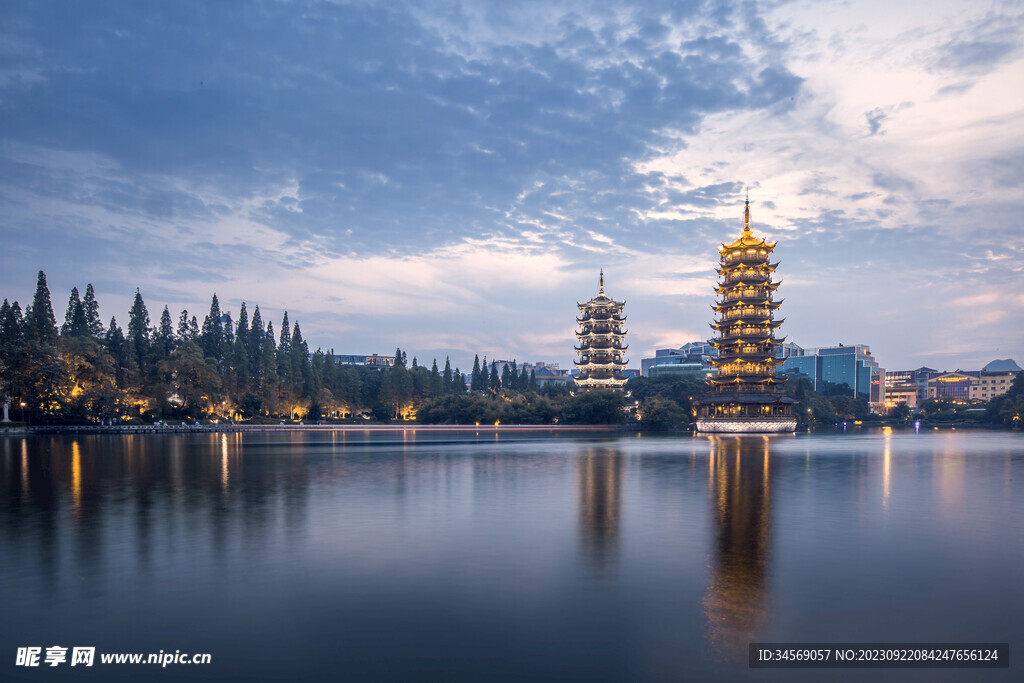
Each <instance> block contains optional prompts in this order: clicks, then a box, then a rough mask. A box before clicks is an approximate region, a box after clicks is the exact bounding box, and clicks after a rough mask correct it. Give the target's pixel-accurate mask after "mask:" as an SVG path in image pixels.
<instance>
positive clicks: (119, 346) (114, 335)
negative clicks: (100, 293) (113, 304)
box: [104, 316, 131, 388]
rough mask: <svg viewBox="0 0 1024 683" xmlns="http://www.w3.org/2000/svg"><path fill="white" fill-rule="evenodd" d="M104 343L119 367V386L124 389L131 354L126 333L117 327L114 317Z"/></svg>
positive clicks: (117, 375) (117, 378)
mask: <svg viewBox="0 0 1024 683" xmlns="http://www.w3.org/2000/svg"><path fill="white" fill-rule="evenodd" d="M104 343H105V344H106V346H107V353H109V354H110V355H111V356H112V357H113V358H114V361H115V364H116V367H117V369H116V371H115V380H116V382H117V386H119V387H121V388H124V385H125V371H126V370H127V368H128V366H129V364H130V362H131V352H130V350H129V348H128V343H127V342H126V341H125V338H124V333H123V332H121V328H120V327H118V326H117V318H116V317H114V316H111V318H110V325H108V326H107V334H106V336H105V337H104Z"/></svg>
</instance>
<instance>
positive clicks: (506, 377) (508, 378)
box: [501, 363, 514, 391]
mask: <svg viewBox="0 0 1024 683" xmlns="http://www.w3.org/2000/svg"><path fill="white" fill-rule="evenodd" d="M513 376H514V375H513V374H512V368H510V367H509V365H508V363H505V367H503V368H502V369H501V388H502V389H504V390H506V391H512V377H513Z"/></svg>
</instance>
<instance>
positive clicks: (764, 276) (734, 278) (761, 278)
mask: <svg viewBox="0 0 1024 683" xmlns="http://www.w3.org/2000/svg"><path fill="white" fill-rule="evenodd" d="M770 279H771V274H770V273H759V272H757V271H756V270H744V271H740V272H738V273H730V274H729V275H727V276H725V277H724V278H722V284H723V285H731V284H732V283H734V282H752V283H762V282H769V280H770Z"/></svg>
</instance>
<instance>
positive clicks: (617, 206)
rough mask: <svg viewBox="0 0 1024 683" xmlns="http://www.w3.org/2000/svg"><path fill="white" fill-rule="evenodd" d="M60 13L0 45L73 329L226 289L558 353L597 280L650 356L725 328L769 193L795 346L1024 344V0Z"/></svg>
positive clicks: (17, 276) (16, 130) (10, 173)
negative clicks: (80, 301)
mask: <svg viewBox="0 0 1024 683" xmlns="http://www.w3.org/2000/svg"><path fill="white" fill-rule="evenodd" d="M56 7H57V5H47V4H42V3H39V4H36V3H33V4H32V5H31V6H20V5H15V6H11V7H8V8H7V9H6V10H5V15H6V16H8V17H10V18H11V20H10V21H9V22H7V26H6V28H4V29H0V35H2V37H0V45H2V49H3V50H4V52H5V56H6V59H5V66H4V67H2V68H0V92H2V93H3V105H2V106H0V122H2V130H3V131H4V133H3V135H2V140H3V143H2V145H0V207H2V208H3V215H4V216H5V218H6V220H5V221H4V223H3V225H2V226H0V239H3V241H4V244H5V250H4V255H3V266H4V267H3V274H2V275H0V285H2V286H3V293H2V296H5V297H8V298H11V299H12V300H13V299H18V300H19V301H20V302H21V303H22V305H23V306H24V305H25V304H27V303H28V302H29V301H30V300H31V295H32V291H33V290H34V286H35V272H36V271H37V270H40V269H41V270H44V271H46V274H47V278H48V281H49V286H50V291H51V295H52V298H53V302H54V308H55V312H56V313H57V316H58V318H59V319H62V316H63V311H64V306H65V303H66V299H67V295H68V293H69V292H70V290H71V287H72V286H78V287H79V289H80V290H81V291H84V287H85V284H86V283H87V282H92V283H93V284H94V285H95V287H96V290H97V298H98V299H99V303H100V307H101V314H102V317H103V320H104V323H106V322H107V321H109V319H110V317H111V315H116V316H117V317H118V320H119V323H120V324H121V325H122V326H123V325H124V324H125V322H126V315H127V311H128V309H129V307H130V305H131V298H132V296H133V295H134V291H135V288H136V287H139V288H140V289H141V292H142V295H143V297H144V299H145V300H146V303H147V306H148V308H149V312H150V316H151V318H152V319H153V320H157V319H158V318H159V314H160V311H161V310H162V309H163V306H164V305H165V304H167V305H168V306H169V307H170V312H171V315H172V319H174V320H177V316H178V314H179V313H180V311H181V309H182V308H187V309H188V310H189V312H190V315H196V316H197V318H199V320H200V321H201V320H202V317H203V316H204V315H205V314H206V312H207V310H208V308H209V301H210V296H211V295H212V294H213V293H214V292H216V294H217V295H218V298H219V299H220V302H221V307H222V310H230V311H231V312H232V314H233V318H234V317H237V310H238V307H239V304H240V303H241V301H242V300H243V299H244V300H245V301H246V303H247V306H248V307H249V309H250V311H251V310H252V308H253V307H254V306H255V305H259V307H260V309H261V311H263V313H264V319H265V320H273V321H274V322H275V329H276V328H277V327H278V324H277V323H278V321H279V320H280V318H281V315H282V313H283V311H284V310H285V309H287V310H288V312H289V317H290V318H291V319H292V320H293V321H295V320H297V321H298V322H299V323H300V324H301V325H302V329H303V334H304V336H305V337H306V339H307V340H309V342H310V343H311V344H312V346H313V348H316V347H317V346H319V347H321V348H323V349H325V350H326V349H329V348H333V349H335V351H336V352H337V353H374V352H376V353H382V354H389V353H391V352H393V349H394V347H395V346H401V347H402V348H403V350H405V351H406V352H407V353H408V354H409V356H410V359H411V358H412V356H418V357H419V359H420V361H421V363H424V364H429V362H430V360H431V359H432V358H434V357H436V358H437V359H438V360H439V362H442V363H443V359H444V357H445V356H446V355H450V356H451V357H452V363H453V365H460V367H461V368H462V369H463V370H464V371H468V367H469V365H471V363H472V357H473V354H475V353H479V354H481V356H482V355H484V354H487V355H488V357H489V358H490V357H492V354H493V357H495V358H509V359H511V358H517V359H518V360H519V361H520V362H522V361H527V362H534V361H538V360H546V361H552V362H558V363H560V365H561V366H562V367H566V368H569V367H572V360H573V359H574V357H575V356H574V354H573V352H572V347H573V343H574V341H575V334H574V333H575V328H576V325H575V313H576V308H575V306H576V302H577V301H586V300H587V299H589V298H590V297H591V296H593V295H594V293H596V291H597V277H598V276H597V273H598V270H599V269H600V268H601V267H603V268H604V269H605V275H606V287H607V291H608V293H609V295H610V296H613V297H615V298H617V299H626V301H627V305H626V308H625V314H626V315H627V326H628V328H629V335H628V337H627V342H628V343H629V344H630V352H629V354H628V355H629V358H630V361H631V362H630V366H632V367H639V360H640V358H641V357H643V356H647V355H653V351H654V349H655V348H665V347H678V346H679V345H681V344H683V343H686V342H688V341H694V340H698V339H701V340H703V339H708V338H709V337H710V336H711V331H710V329H709V327H708V324H709V323H710V322H711V320H712V317H713V316H712V312H711V308H710V306H711V304H712V303H713V299H714V296H713V289H712V288H713V285H714V281H715V273H714V270H713V267H714V264H715V263H716V262H717V259H718V253H717V247H718V246H719V245H720V244H721V243H722V242H729V241H732V240H733V239H735V237H736V236H737V235H738V234H739V232H740V230H741V229H742V197H743V192H744V187H745V186H746V185H748V184H749V186H750V194H751V208H752V228H753V230H754V233H755V234H756V235H758V236H759V237H761V236H763V237H767V238H768V239H769V240H770V241H777V242H778V248H777V251H776V253H777V254H778V260H779V261H780V262H781V265H780V267H779V271H778V273H779V278H780V279H781V280H782V286H781V287H780V290H779V293H780V298H782V299H784V303H783V306H782V308H781V313H782V317H784V318H785V319H786V322H785V324H784V325H783V327H782V328H781V334H782V335H783V336H786V337H787V338H788V340H790V341H794V342H796V343H797V344H799V345H801V346H805V347H812V346H828V345H834V344H837V343H840V342H841V343H844V344H854V343H861V344H867V345H868V346H870V347H871V349H872V352H873V354H874V355H875V357H876V358H877V359H878V360H879V363H880V364H881V365H882V366H883V367H886V368H888V369H905V368H912V367H918V366H921V365H928V366H930V367H936V368H938V369H950V370H952V369H955V368H957V367H960V368H964V369H968V368H980V367H981V366H982V365H984V364H985V363H987V362H989V361H991V360H993V359H996V358H1017V359H1018V360H1019V359H1020V358H1022V357H1024V341H1022V339H1024V334H1022V333H1024V324H1022V323H1021V322H1020V321H1021V320H1022V319H1024V317H1022V315H1021V314H1022V313H1024V288H1022V287H1021V283H1022V266H1021V258H1020V256H1021V251H1022V247H1024V231H1021V229H1020V228H1019V226H1018V223H1015V222H1014V221H1015V220H1016V221H1019V216H1020V215H1022V209H1024V190H1022V189H1021V188H1022V187H1024V185H1022V183H1021V180H1024V166H1022V165H1021V163H1020V159H1022V158H1024V154H1022V152H1024V150H1022V149H1021V143H1020V141H1019V139H1020V137H1021V136H1020V133H1021V130H1022V121H1024V94H1022V93H1021V92H1020V91H1019V88H1016V87H1014V86H1015V84H1017V83H1020V82H1021V81H1022V80H1024V54H1022V50H1021V49H1020V45H1021V43H1022V41H1021V40H1020V35H1021V28H1022V26H1024V10H1022V9H1021V8H1020V7H1018V6H1015V4H1014V3H1009V2H1006V3H999V2H996V3H991V4H990V5H988V6H979V5H978V4H977V3H967V2H962V3H955V2H951V3H944V4H942V5H936V4H935V3H927V4H925V3H907V4H901V6H900V7H898V8H893V7H890V6H888V5H883V4H882V3H873V2H859V3H850V4H847V5H843V6H839V7H835V6H831V5H830V6H828V8H827V10H826V8H821V9H820V10H819V9H817V8H815V7H814V5H813V3H803V2H792V3H790V2H778V3H769V4H746V3H739V4H727V5H722V4H721V3H714V4H710V3H709V4H704V5H701V4H697V5H694V6H692V7H689V8H680V7H676V6H674V5H673V4H672V3H645V4H634V5H631V6H630V7H628V8H615V9H607V8H601V7H600V6H599V5H590V4H588V3H554V4H552V3H522V4H517V5H516V6H515V7H514V8H513V7H492V6H487V5H478V4H475V3H460V4H455V5H453V4H451V3H436V4H431V3H428V4H422V3H419V4H416V5H409V4H397V5H396V4H389V5H387V6H377V5H376V4H374V3H358V2H357V3H352V4H349V5H333V4H330V3H292V4H287V5H276V4H275V5H265V6H261V7H255V6H250V5H248V4H242V5H237V6H228V5H218V6H217V7H207V6H205V5H202V4H196V5H189V4H187V3H183V4H181V5H175V6H173V7H162V6H157V7H149V8H141V9H140V8H138V7H136V6H134V5H133V6H122V5H119V4H117V3H113V4H111V5H109V6H104V5H90V6H89V7H88V8H86V7H76V6H70V7H64V6H60V9H59V11H58V10H57V9H56ZM925 10H927V11H925ZM865 16H868V17H870V18H871V19H872V20H871V21H867V20H865V18H864V17H865ZM83 256H85V258H83ZM894 293H895V294H896V295H895V296H894ZM58 322H60V320H58ZM467 358H468V363H467V362H466V360H464V359H467Z"/></svg>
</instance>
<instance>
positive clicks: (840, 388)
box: [782, 344, 887, 408]
mask: <svg viewBox="0 0 1024 683" xmlns="http://www.w3.org/2000/svg"><path fill="white" fill-rule="evenodd" d="M782 372H785V373H786V374H793V373H799V374H801V375H804V376H806V377H808V378H810V379H811V380H812V381H813V382H814V390H815V391H820V392H823V393H829V394H835V393H848V394H849V395H851V396H854V397H858V398H863V399H865V400H866V401H868V402H869V403H872V404H876V406H878V407H879V408H880V407H881V406H880V404H882V403H884V402H885V387H886V383H887V377H886V373H885V369H884V368H881V367H879V365H878V362H877V361H876V360H875V357H874V356H872V355H871V349H870V348H868V347H867V346H866V345H865V344H839V345H838V346H822V347H820V348H816V349H804V355H802V356H790V357H788V358H786V361H785V364H784V365H783V366H782Z"/></svg>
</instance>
